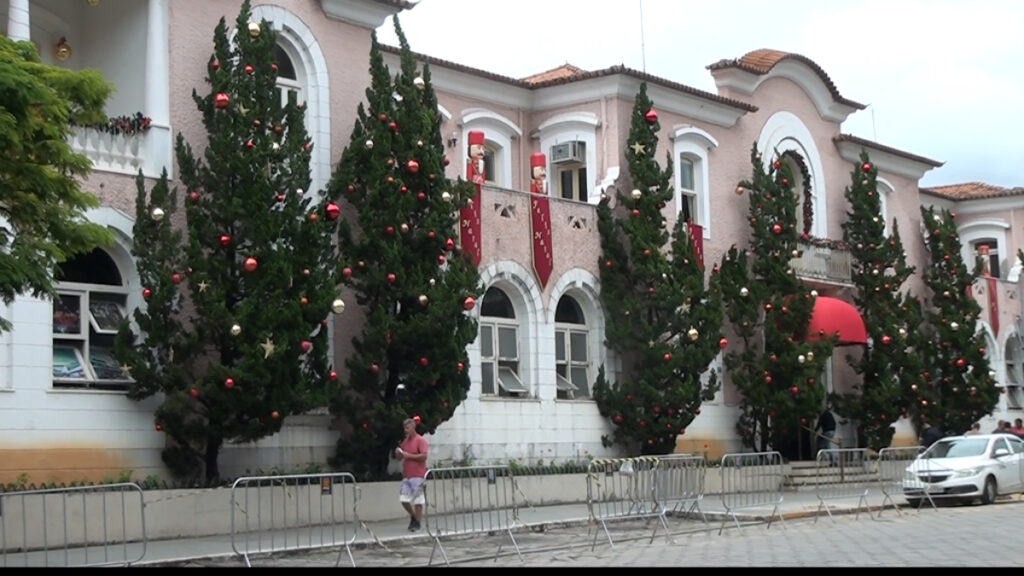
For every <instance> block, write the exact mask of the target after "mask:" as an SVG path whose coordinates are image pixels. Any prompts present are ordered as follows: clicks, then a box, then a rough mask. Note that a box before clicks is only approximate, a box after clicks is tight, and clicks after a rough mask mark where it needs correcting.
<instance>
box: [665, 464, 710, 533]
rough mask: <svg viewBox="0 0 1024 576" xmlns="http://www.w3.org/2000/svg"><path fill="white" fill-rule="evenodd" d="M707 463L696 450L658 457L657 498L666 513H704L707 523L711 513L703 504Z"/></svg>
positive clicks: (675, 514) (702, 518)
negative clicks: (707, 512)
mask: <svg viewBox="0 0 1024 576" xmlns="http://www.w3.org/2000/svg"><path fill="white" fill-rule="evenodd" d="M706 476H707V465H706V463H705V460H704V457H703V456H697V455H695V454H667V455H665V456H661V457H659V459H658V470H657V475H656V476H655V479H654V499H655V501H656V502H657V503H658V506H660V507H661V508H662V509H664V510H665V513H666V514H672V515H673V516H690V515H692V514H695V513H696V514H700V518H701V520H703V521H704V523H705V524H707V522H708V519H707V516H705V515H704V511H703V510H701V508H700V503H701V501H703V500H704V481H705V478H706Z"/></svg>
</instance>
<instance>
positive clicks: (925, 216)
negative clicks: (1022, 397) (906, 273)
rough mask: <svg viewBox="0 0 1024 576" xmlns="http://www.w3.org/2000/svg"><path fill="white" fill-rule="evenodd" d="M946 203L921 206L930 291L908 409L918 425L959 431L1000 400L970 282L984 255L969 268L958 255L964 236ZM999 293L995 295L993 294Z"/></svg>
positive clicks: (978, 308) (926, 280)
mask: <svg viewBox="0 0 1024 576" xmlns="http://www.w3.org/2000/svg"><path fill="white" fill-rule="evenodd" d="M953 218H954V214H953V213H951V212H950V211H949V210H948V209H941V210H938V211H937V210H936V209H935V208H934V207H931V206H928V207H922V208H921V219H922V225H923V226H924V227H925V229H926V230H927V231H928V232H927V246H928V251H929V255H930V265H929V266H928V267H927V268H926V269H925V273H924V282H925V285H926V286H928V289H929V291H930V293H931V298H930V301H929V304H930V306H928V309H927V310H928V311H927V314H926V316H925V320H926V327H927V334H928V341H927V343H926V344H925V346H924V347H923V351H924V369H923V371H922V372H921V376H922V378H923V380H924V383H923V384H920V385H917V386H916V387H914V388H912V389H911V390H910V391H909V392H910V393H909V395H908V398H907V399H908V402H907V404H908V410H909V414H910V416H911V417H912V422H913V423H914V425H915V427H916V428H917V429H918V430H920V427H921V425H922V424H923V423H924V422H928V423H930V424H931V425H932V426H935V427H937V428H939V429H940V430H943V431H945V432H948V433H953V434H960V433H962V432H963V431H964V430H967V429H968V428H970V426H971V424H972V423H974V422H976V421H978V420H979V419H980V418H981V417H983V416H985V415H987V414H989V413H990V412H992V409H993V408H995V406H996V404H997V403H998V401H999V388H997V387H996V383H995V373H994V372H992V370H991V368H990V367H989V363H988V357H987V355H986V351H985V334H984V332H983V331H982V329H981V326H980V325H979V324H978V317H979V316H980V315H981V306H980V305H979V304H978V302H977V300H975V299H974V298H973V297H972V295H971V286H972V285H973V284H974V282H975V280H977V278H978V276H979V274H980V272H981V261H980V260H979V261H978V262H976V263H975V266H974V267H973V272H972V271H969V270H968V268H967V265H966V264H965V263H964V260H963V257H962V256H961V255H960V236H959V234H958V233H957V228H956V222H955V221H954V220H953ZM992 296H993V297H995V295H992Z"/></svg>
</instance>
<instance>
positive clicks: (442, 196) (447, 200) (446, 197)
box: [441, 192, 452, 202]
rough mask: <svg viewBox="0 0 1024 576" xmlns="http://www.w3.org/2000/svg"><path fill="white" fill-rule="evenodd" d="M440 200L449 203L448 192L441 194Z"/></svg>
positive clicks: (449, 196)
mask: <svg viewBox="0 0 1024 576" xmlns="http://www.w3.org/2000/svg"><path fill="white" fill-rule="evenodd" d="M441 200H444V201H445V202H451V201H452V195H451V194H449V193H448V192H443V193H441Z"/></svg>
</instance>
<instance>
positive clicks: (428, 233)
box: [330, 16, 482, 477]
mask: <svg viewBox="0 0 1024 576" xmlns="http://www.w3.org/2000/svg"><path fill="white" fill-rule="evenodd" d="M393 22H394V26H395V31H396V32H397V34H398V39H399V42H400V47H401V69H400V70H399V72H398V74H397V75H396V76H395V77H394V80H393V81H392V78H391V73H390V71H389V70H388V68H387V67H386V66H385V65H384V61H383V58H382V56H381V51H380V45H379V44H378V42H377V37H376V34H374V35H373V37H372V44H371V48H370V76H371V84H370V87H369V88H367V90H366V102H365V104H360V105H359V108H358V111H357V119H356V124H355V127H354V128H353V130H352V135H351V141H350V142H349V145H348V146H347V147H346V148H345V151H344V152H343V153H342V156H341V161H340V162H339V164H338V167H337V169H336V171H335V174H334V176H333V178H332V182H331V186H330V194H331V195H332V197H334V198H339V199H342V198H343V199H344V203H347V205H348V209H349V210H351V212H352V213H353V215H354V216H353V219H354V220H355V223H356V224H357V225H356V226H351V225H349V223H348V222H343V223H342V224H341V226H340V229H339V233H338V246H339V250H340V253H341V266H342V267H343V281H344V282H345V284H346V285H347V286H348V287H350V288H351V289H352V290H353V291H354V292H355V295H356V299H357V302H358V304H359V305H360V306H361V307H363V308H364V309H365V312H366V321H365V323H364V324H363V326H362V332H361V334H358V335H356V336H355V337H353V339H352V343H353V347H354V351H353V353H352V355H351V356H350V357H349V358H348V359H347V360H346V366H347V367H348V371H349V374H348V379H347V381H346V382H345V383H344V385H343V386H342V387H341V389H340V390H339V391H338V393H337V395H336V396H335V398H334V402H333V404H332V410H333V411H334V413H336V414H338V415H340V416H342V417H343V419H344V420H345V421H346V422H347V423H348V424H349V426H350V430H347V431H346V432H345V433H344V434H343V435H342V438H341V439H340V440H339V442H338V450H337V460H336V463H337V464H338V465H340V466H343V467H344V468H345V469H346V470H351V471H352V472H353V473H356V474H359V475H360V476H362V477H379V476H381V475H383V474H385V473H386V471H387V466H388V457H389V454H391V452H392V451H393V449H394V447H395V446H397V445H398V443H399V442H400V441H401V439H402V420H403V419H405V418H409V417H415V416H418V417H419V418H420V423H421V431H422V432H426V433H432V432H434V431H435V430H436V429H437V427H438V426H440V425H441V424H442V423H443V422H445V421H447V420H448V419H450V418H451V417H452V414H453V413H454V412H455V409H456V407H458V405H459V404H460V403H461V402H462V400H464V399H465V397H466V393H467V392H468V390H469V371H468V367H469V358H468V354H467V352H466V348H467V347H468V346H469V344H470V343H472V342H473V340H474V339H475V338H476V334H477V322H476V320H475V319H474V318H473V317H472V316H471V315H469V314H468V311H469V310H471V309H472V307H473V304H474V299H475V298H476V297H478V296H479V295H480V294H481V292H482V290H481V287H480V275H479V271H478V270H477V268H476V265H475V264H474V263H473V262H472V261H471V260H470V258H469V257H468V255H464V254H463V253H462V252H461V249H460V247H459V246H458V245H457V243H456V239H457V234H458V230H457V225H458V210H459V208H460V207H461V206H464V205H465V204H466V203H467V202H468V201H469V200H470V199H471V197H472V196H473V193H474V189H473V187H472V186H471V185H469V184H468V183H466V182H465V181H463V180H462V179H461V178H460V179H459V180H458V182H452V181H451V180H449V179H447V178H446V177H445V176H444V166H445V165H446V164H447V159H446V158H445V157H444V146H443V144H442V140H441V116H440V113H439V112H438V107H437V97H436V95H435V94H434V89H433V86H432V84H431V81H430V70H429V67H428V66H426V65H424V66H423V68H422V70H418V69H417V64H416V61H415V59H414V57H413V55H412V52H411V50H410V49H409V45H408V43H407V42H406V40H405V36H404V34H403V33H402V29H401V26H400V24H399V21H398V17H397V16H396V17H394V19H393ZM339 201H340V200H339Z"/></svg>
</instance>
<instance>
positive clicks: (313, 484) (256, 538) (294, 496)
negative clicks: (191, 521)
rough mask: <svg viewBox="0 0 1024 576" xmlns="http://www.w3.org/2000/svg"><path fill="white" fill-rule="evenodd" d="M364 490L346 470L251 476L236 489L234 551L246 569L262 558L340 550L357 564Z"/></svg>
mask: <svg viewBox="0 0 1024 576" xmlns="http://www.w3.org/2000/svg"><path fill="white" fill-rule="evenodd" d="M358 500H359V486H358V484H357V483H356V480H355V477H354V476H352V474H350V473H347V472H342V473H331V474H296V475H286V476H251V477H244V478H239V479H238V480H235V482H234V484H232V486H231V549H232V550H233V551H234V553H235V554H237V555H239V556H241V557H242V559H243V561H244V562H245V565H246V566H252V562H251V558H252V556H253V555H257V554H260V555H262V554H273V553H278V552H288V551H295V550H311V549H317V548H329V547H334V546H338V547H339V549H338V557H337V559H336V561H335V564H334V565H335V566H338V565H339V564H341V554H342V552H347V553H348V559H349V562H350V563H351V564H352V566H355V565H356V561H355V558H354V557H353V556H352V544H353V543H354V542H355V539H356V522H357V519H358V516H357V515H356V502H357V501H358Z"/></svg>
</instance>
